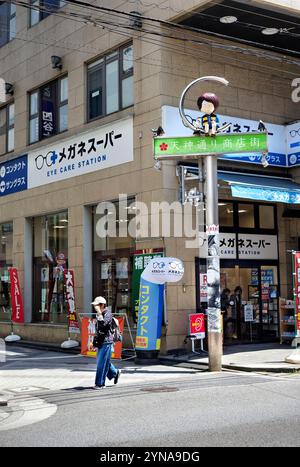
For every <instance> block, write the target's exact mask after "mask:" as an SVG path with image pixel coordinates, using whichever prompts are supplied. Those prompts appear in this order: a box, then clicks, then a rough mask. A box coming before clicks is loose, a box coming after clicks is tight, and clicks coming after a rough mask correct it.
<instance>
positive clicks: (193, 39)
mask: <svg viewBox="0 0 300 467" xmlns="http://www.w3.org/2000/svg"><path fill="white" fill-rule="evenodd" d="M208 3H209V2H206V1H200V0H199V1H198V2H195V1H189V0H187V1H186V2H184V4H185V6H184V10H183V9H182V7H181V5H180V2H178V5H175V4H176V2H159V4H158V6H157V8H153V5H152V6H151V5H150V6H147V2H142V1H141V2H137V5H135V4H133V3H131V2H121V3H120V2H117V1H111V2H109V4H108V2H107V8H109V9H110V10H109V9H107V10H101V9H99V7H100V4H99V2H92V3H91V5H90V6H89V7H88V6H87V7H86V8H83V7H82V6H79V5H76V3H73V2H59V1H57V2H42V1H38V2H32V3H31V2H29V8H24V7H23V6H20V5H18V2H16V5H15V4H6V3H2V4H1V5H0V15H1V24H2V25H3V28H2V31H3V34H2V35H1V37H0V46H1V47H0V69H1V78H3V79H4V80H5V82H6V83H8V84H9V85H10V86H6V102H5V103H3V104H1V106H0V128H1V132H0V152H1V159H0V165H1V169H0V170H1V178H2V180H1V182H0V183H1V187H0V190H1V196H0V229H1V256H0V267H1V305H0V335H1V336H4V335H7V334H8V332H9V331H10V314H9V306H10V304H9V301H10V298H9V283H8V282H9V280H8V267H10V266H14V267H16V268H17V269H18V272H19V275H20V282H21V287H22V290H23V296H24V307H25V324H24V325H17V326H15V328H16V329H17V332H18V333H19V334H20V335H21V336H22V337H23V338H24V339H27V340H32V341H41V342H53V343H59V342H62V341H63V340H65V338H66V336H67V307H66V302H65V293H64V282H63V275H62V271H63V269H64V268H69V269H72V270H74V276H75V294H76V305H77V311H78V313H80V314H81V313H90V312H91V306H90V302H91V301H92V298H93V297H94V296H96V295H104V296H105V297H107V299H108V303H109V305H110V306H112V308H113V310H114V311H118V312H122V313H126V314H127V316H128V322H129V325H130V328H131V331H132V333H133V335H134V333H135V329H136V312H135V308H136V285H135V284H136V282H135V280H134V278H135V276H136V273H137V271H138V269H139V268H141V259H140V258H142V261H143V266H144V265H145V264H146V263H145V262H147V261H148V260H149V258H150V257H152V255H153V254H154V253H159V252H163V253H164V254H166V255H167V256H174V257H178V258H180V259H181V260H183V261H184V265H185V276H184V279H183V280H182V281H181V282H180V283H179V284H172V285H168V288H167V300H166V307H165V317H164V332H163V339H162V351H163V352H165V351H168V350H171V349H175V348H181V347H182V346H183V345H184V343H183V342H184V338H185V336H186V334H187V332H188V328H187V326H188V315H189V314H190V313H191V312H194V311H195V310H199V309H202V308H205V254H206V253H205V247H204V249H203V250H202V251H201V250H200V252H199V250H198V248H193V247H187V244H186V241H187V238H186V236H184V235H183V236H176V234H175V233H174V232H172V231H171V233H170V235H165V232H162V230H161V228H160V229H158V231H156V233H155V235H154V234H153V232H151V231H149V229H148V230H147V229H144V230H143V229H140V228H139V226H138V225H136V224H134V222H135V221H134V219H136V212H137V210H138V209H139V203H145V204H146V206H148V207H149V210H150V207H151V203H161V202H167V203H170V204H171V203H174V202H175V201H178V199H179V192H180V190H181V189H182V179H181V178H180V170H181V169H180V168H178V165H180V166H185V168H186V169H187V172H188V171H189V170H190V172H191V173H194V175H195V173H196V171H195V167H194V165H193V164H187V163H186V162H185V161H179V163H178V162H175V161H164V162H163V163H162V167H161V170H155V169H154V167H153V166H154V160H153V154H152V132H151V129H153V128H157V127H158V126H159V125H160V124H162V125H163V127H164V129H165V131H166V133H167V134H170V133H171V132H173V131H174V132H175V133H176V134H179V133H180V132H181V131H182V132H183V134H184V131H186V129H185V128H184V127H183V126H182V125H181V122H180V118H179V115H178V116H177V117H176V115H177V108H178V101H179V96H180V94H181V92H182V90H183V89H184V88H185V86H186V85H187V84H188V83H189V82H190V81H191V80H193V79H195V78H197V77H199V76H206V75H216V76H222V77H225V78H226V79H227V80H228V81H229V83H230V85H229V86H228V87H227V88H222V87H221V86H217V87H216V86H212V88H213V89H212V90H213V91H215V92H217V94H218V96H219V98H220V102H221V105H220V108H219V109H218V113H219V114H220V115H221V116H222V118H224V119H227V120H228V118H231V119H232V121H231V123H232V128H233V131H236V132H247V131H252V130H253V128H254V127H252V126H253V125H255V124H256V122H258V121H259V120H260V119H261V120H263V121H264V122H265V124H266V126H267V128H268V131H269V133H270V138H272V141H273V142H272V148H273V146H274V149H272V151H273V150H274V153H273V152H272V154H271V152H270V157H271V156H272V155H273V157H275V159H274V160H270V159H269V166H268V167H266V168H264V167H263V166H262V164H261V161H260V159H258V158H256V159H255V158H254V159H253V158H252V159H251V157H250V158H248V159H245V160H242V161H241V160H240V159H232V158H231V159H228V158H222V159H220V160H219V162H218V165H219V179H220V186H219V212H220V230H221V246H222V248H223V250H222V251H223V253H221V254H222V259H221V268H222V271H221V286H222V289H229V290H230V296H231V295H232V297H231V301H232V302H233V303H235V305H230V306H231V318H232V321H231V324H230V326H229V328H231V329H230V330H229V331H228V338H229V340H232V339H233V338H237V339H238V340H241V341H248V340H252V339H253V340H255V339H257V340H263V339H278V338H279V316H278V298H279V296H282V297H286V298H292V269H291V253H290V251H291V250H297V249H298V248H299V244H298V240H299V237H300V235H299V234H298V231H299V215H298V214H299V211H298V210H297V209H296V208H297V206H296V204H297V203H296V204H295V203H293V205H291V204H289V203H287V198H286V199H284V198H277V199H275V198H270V199H271V201H270V200H269V201H268V200H266V199H262V198H261V197H260V198H257V199H254V197H253V194H252V195H248V197H246V195H245V193H242V192H241V191H240V192H239V193H233V191H232V188H231V186H232V184H234V182H237V183H236V184H235V185H236V186H238V185H239V186H241V185H242V186H244V185H245V184H246V185H247V186H248V187H250V188H251V187H252V188H253V187H255V188H257V187H258V186H268V184H267V183H264V180H262V179H263V178H266V179H268V180H269V179H272V184H271V185H272V186H273V188H274V187H275V189H276V187H277V189H279V192H280V193H281V191H280V190H282V191H284V189H285V192H288V193H290V192H291V191H293V187H294V189H295V192H296V194H297V190H298V189H299V187H298V185H291V184H292V183H293V182H294V183H297V181H298V179H300V171H299V167H298V159H297V157H298V156H297V155H296V156H295V154H296V153H297V151H296V149H294V148H293V151H292V153H291V154H290V156H292V155H294V158H295V157H296V160H294V159H289V160H290V161H291V163H290V164H289V163H288V162H287V161H288V159H287V154H288V150H287V149H286V148H287V146H286V142H285V139H286V138H287V139H288V137H287V135H288V134H290V138H293V137H294V136H293V135H294V134H295V137H294V138H295V141H296V140H297V141H298V139H297V138H298V136H297V135H299V131H300V130H299V125H298V126H297V122H299V120H300V104H299V103H298V102H294V101H293V99H292V97H291V95H292V91H293V87H292V81H293V80H294V79H296V78H297V77H298V76H300V74H299V73H300V69H299V63H297V56H298V55H297V54H298V52H299V51H298V52H297V50H294V49H293V50H292V51H290V54H289V53H286V54H284V52H283V46H280V44H279V43H278V44H277V46H276V49H275V50H272V47H271V44H270V43H267V44H258V43H257V41H253V40H252V41H250V39H253V38H252V37H251V38H250V39H249V41H248V43H246V42H245V40H246V39H243V37H244V36H243V35H241V41H239V40H237V41H233V40H232V38H231V39H229V37H231V33H230V32H228V34H227V35H226V37H217V36H216V35H214V31H213V30H212V31H204V32H203V29H202V28H201V27H200V26H199V27H198V31H196V30H195V29H197V28H195V23H194V22H195V21H196V20H197V18H198V19H199V18H202V19H203V17H205V15H208V14H209V13H207V9H208ZM223 3H224V2H223ZM225 3H226V2H225ZM258 3H259V4H257V5H255V6H256V8H260V9H261V11H263V13H264V14H265V15H269V16H272V12H273V13H274V11H276V18H277V21H282V24H284V25H287V22H288V21H289V22H292V19H293V21H294V23H295V24H296V23H297V24H299V16H297V15H299V11H298V10H297V5H296V2H290V5H287V3H288V2H282V3H284V5H278V4H279V3H280V2H273V3H272V2H270V1H265V2H262V1H261V2H258ZM92 5H93V6H94V7H97V8H98V9H97V8H93V7H92ZM101 6H103V3H102V2H101ZM225 6H226V5H225ZM243 8H245V5H244V2H237V4H236V9H237V10H236V11H237V16H238V15H239V14H240V13H241V11H243ZM274 9H275V10H274ZM133 10H134V11H135V12H138V13H139V14H141V15H142V16H141V17H139V15H138V14H136V13H134V16H128V15H126V14H124V15H122V14H120V12H125V13H127V14H128V13H130V12H132V11H133ZM257 13H259V11H258V12H257V11H254V12H253V15H255V14H257ZM274 14H275V13H274ZM216 15H217V12H214V17H215V18H216ZM148 18H155V19H157V21H155V22H154V21H151V20H149V19H148ZM158 19H159V20H160V21H158ZM219 19H220V18H218V20H219ZM161 20H164V21H168V22H169V21H171V22H172V23H173V22H175V21H176V23H180V24H181V25H185V26H187V27H188V28H189V29H188V30H183V29H181V30H179V29H177V28H176V27H175V26H174V25H171V24H164V23H162V22H161ZM196 24H198V23H196ZM192 27H193V28H194V29H191V28H192ZM182 31H183V32H182ZM245 31H246V32H245V34H246V33H247V34H250V32H249V30H248V29H245ZM249 37H250V36H249ZM262 37H263V35H262ZM265 37H267V36H265ZM243 41H244V42H243ZM270 47H271V48H270ZM242 49H243V50H242ZM281 49H282V50H281ZM245 52H247V53H245ZM199 91H201V92H202V91H203V90H201V89H200V90H199V89H194V90H192V91H191V93H190V94H189V96H188V98H187V100H186V107H187V108H188V109H189V110H190V112H195V115H196V114H197V107H196V100H197V96H198V95H199ZM178 125H179V128H178ZM247 128H249V130H248V129H247ZM297 132H298V133H297ZM271 133H272V134H271ZM299 138H300V135H299ZM283 139H284V144H283V146H284V149H282V143H283ZM299 141H300V139H299ZM291 144H292V143H291ZM277 145H278V146H277ZM279 146H280V147H279ZM280 155H281V156H284V162H282V160H281V159H280V157H279V156H280ZM276 157H279V159H278V160H277V159H276ZM234 174H235V175H234ZM236 174H238V175H236ZM242 175H243V176H247V175H248V176H249V177H251V176H252V177H256V178H255V181H254V182H253V180H254V179H251V180H252V181H251V180H250V181H249V179H248V181H246V182H244V183H243V180H242V179H241V176H242ZM196 176H197V173H196ZM234 176H238V177H239V178H238V181H237V180H236V179H234ZM258 179H259V180H262V182H261V183H259V181H258ZM194 183H195V182H193V181H192V180H191V179H190V180H186V184H187V186H188V187H189V188H192V187H193V184H194ZM280 184H281V185H280ZM271 191H272V190H271ZM120 194H122V195H123V197H121V198H120V196H119V195H120ZM125 195H126V196H125ZM105 203H106V204H105ZM298 204H299V201H298ZM154 206H157V205H154ZM289 206H291V207H289ZM168 209H169V208H168V207H167V206H166V205H165V207H163V208H162V209H161V218H162V219H164V218H166V217H167V216H168ZM111 212H112V214H111ZM114 213H115V214H116V217H115V218H113V219H114V222H113V223H112V224H113V225H115V226H116V235H111V236H110V237H104V236H102V235H101V228H102V227H103V217H104V216H108V217H109V215H114ZM154 214H156V212H154V213H153V212H152V211H151V212H150V214H149V215H148V214H147V218H148V225H151V218H152V215H154ZM190 215H191V220H192V221H193V219H194V217H195V212H191V213H190ZM203 215H205V212H203ZM142 217H143V216H142ZM204 222H205V220H204ZM129 224H131V225H132V226H133V227H132V228H133V231H134V225H135V229H136V230H135V231H134V234H130V232H129V233H128V229H127V228H126V227H127V226H128V225H129ZM156 230H157V229H156ZM131 233H132V231H131ZM250 250H252V255H250V253H249V252H250ZM137 258H139V259H137ZM240 289H241V291H240ZM241 293H242V295H239V297H238V299H237V295H238V294H241ZM229 298H230V297H229ZM237 300H239V301H240V308H239V307H238V306H237V305H236V303H237ZM246 304H251V305H253V309H254V313H255V321H253V326H252V328H251V329H250V327H248V326H247V323H246V322H245V320H244V319H243V308H242V306H244V305H246ZM276 312H277V313H276ZM233 321H235V322H233ZM226 332H227V331H226ZM250 332H251V335H250ZM77 338H78V337H77Z"/></svg>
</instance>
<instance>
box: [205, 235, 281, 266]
mask: <svg viewBox="0 0 300 467" xmlns="http://www.w3.org/2000/svg"><path fill="white" fill-rule="evenodd" d="M219 239H220V258H221V259H249V260H251V259H257V260H263V259H273V260H277V259H278V243H277V236H276V235H255V234H235V233H220V235H219ZM237 250H238V256H237ZM200 257H201V258H207V241H206V240H205V241H204V244H203V246H202V247H201V248H200Z"/></svg>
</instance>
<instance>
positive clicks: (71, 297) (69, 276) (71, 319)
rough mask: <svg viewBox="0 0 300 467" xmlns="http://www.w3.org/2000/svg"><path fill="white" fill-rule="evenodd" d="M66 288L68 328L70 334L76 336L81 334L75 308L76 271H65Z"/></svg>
mask: <svg viewBox="0 0 300 467" xmlns="http://www.w3.org/2000/svg"><path fill="white" fill-rule="evenodd" d="M64 276H65V286H66V301H67V307H68V326H69V332H74V333H76V334H79V333H80V329H79V324H78V321H77V316H76V308H75V283H74V271H72V270H71V269H66V270H65V271H64Z"/></svg>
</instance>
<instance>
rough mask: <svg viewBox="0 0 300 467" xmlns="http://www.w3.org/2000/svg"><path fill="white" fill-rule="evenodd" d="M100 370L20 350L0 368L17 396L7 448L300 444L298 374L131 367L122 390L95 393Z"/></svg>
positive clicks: (1, 440)
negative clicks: (93, 388)
mask: <svg viewBox="0 0 300 467" xmlns="http://www.w3.org/2000/svg"><path fill="white" fill-rule="evenodd" d="M16 354H18V355H16ZM94 368H95V364H94V361H90V359H88V360H86V359H84V358H83V357H78V356H64V355H61V354H57V355H54V353H53V352H44V353H42V354H41V353H39V354H38V356H37V353H36V352H35V351H25V350H23V349H22V350H20V349H14V351H13V352H11V355H10V357H9V359H8V361H7V363H6V364H2V365H1V366H0V392H1V391H2V393H3V392H4V393H5V394H6V395H8V396H9V398H10V400H9V405H8V407H0V446H95V447H113V446H118V447H130V446H131V447H139V446H144V447H168V446H172V447H173V446H177V447H188V446H194V447H204V446H264V447H267V446H300V376H299V375H293V374H289V375H282V374H277V375H261V374H248V373H238V372H223V373H209V372H206V371H196V370H194V369H190V368H184V367H178V366H162V365H158V366H151V367H140V366H136V365H134V363H132V362H130V361H129V362H126V363H122V369H123V374H122V375H121V378H120V382H119V384H118V385H113V383H110V385H109V386H107V387H106V388H105V389H104V390H103V391H98V392H96V391H93V390H92V389H91V386H92V384H93V380H92V378H93V375H94ZM45 372H46V374H47V381H48V389H47V386H46V385H45V380H44V379H43V378H45V376H44V373H45ZM74 374H75V376H74ZM28 375H31V379H30V377H29V376H28ZM58 375H59V376H58ZM3 377H4V378H5V382H3V381H4V380H3V379H2V378H3ZM75 377H76V378H77V379H74V378H75ZM55 381H57V383H55ZM63 381H64V383H63ZM50 382H51V384H52V385H51V384H50ZM78 382H79V384H78ZM24 384H26V385H25V386H24ZM55 384H57V387H56V388H55ZM4 386H6V387H4ZM49 387H50V388H49ZM16 434H17V436H16Z"/></svg>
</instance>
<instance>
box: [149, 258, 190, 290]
mask: <svg viewBox="0 0 300 467" xmlns="http://www.w3.org/2000/svg"><path fill="white" fill-rule="evenodd" d="M183 274H184V265H183V263H182V261H181V260H179V259H177V258H166V257H163V258H161V259H156V258H154V259H152V260H150V262H149V264H148V266H147V267H146V269H145V270H144V272H143V273H142V277H143V278H144V279H145V280H146V281H149V282H153V283H155V284H165V283H166V282H178V281H180V279H182V277H183Z"/></svg>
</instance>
